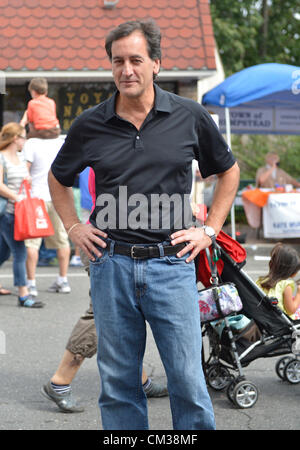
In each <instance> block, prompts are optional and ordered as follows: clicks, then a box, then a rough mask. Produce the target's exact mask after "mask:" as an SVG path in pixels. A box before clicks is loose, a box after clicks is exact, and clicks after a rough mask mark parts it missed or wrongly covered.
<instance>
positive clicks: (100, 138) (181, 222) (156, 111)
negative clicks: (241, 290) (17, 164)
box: [51, 85, 235, 243]
mask: <svg viewBox="0 0 300 450" xmlns="http://www.w3.org/2000/svg"><path fill="white" fill-rule="evenodd" d="M117 95H118V92H116V93H115V94H114V95H113V96H112V97H110V98H109V99H108V100H106V101H104V102H103V103H100V104H99V105H97V106H95V107H93V108H90V109H88V110H86V111H84V112H83V113H82V114H81V115H80V116H79V117H78V118H77V119H76V120H75V121H74V122H73V124H72V126H71V128H70V131H69V133H68V135H67V137H66V140H65V143H64V145H63V146H62V148H61V150H60V151H59V153H58V155H57V157H56V159H55V160H54V162H53V164H52V167H51V169H52V172H53V174H54V176H55V177H56V179H57V180H58V181H59V182H60V183H61V184H63V185H65V186H73V184H74V180H75V176H76V174H77V173H79V172H81V171H82V170H83V169H84V168H85V167H87V166H90V167H92V168H93V169H94V171H95V175H96V196H97V203H96V208H95V210H94V212H93V214H92V215H91V218H90V220H91V223H93V224H94V225H95V226H98V228H101V229H102V230H103V231H106V232H107V233H108V235H109V236H110V237H111V238H112V239H116V240H120V241H125V242H130V243H142V242H161V241H164V240H166V239H167V238H168V237H169V235H170V234H171V233H172V232H173V231H174V230H176V229H182V228H187V227H188V226H189V223H188V220H189V219H187V217H188V216H189V214H188V213H187V211H186V209H187V206H186V200H187V199H188V197H189V194H190V192H191V186H192V171H191V166H192V160H193V159H196V160H197V161H198V164H199V169H200V172H201V175H202V176H203V177H204V178H205V177H208V176H209V175H212V174H218V173H221V172H224V171H225V170H227V169H229V168H230V167H231V166H232V165H233V164H234V162H235V159H234V157H233V155H232V153H231V151H230V149H229V148H228V145H227V143H226V142H225V140H224V139H223V137H222V135H221V134H220V132H219V130H218V128H217V127H216V125H215V123H214V121H213V120H212V119H211V117H210V115H209V114H208V113H207V111H206V110H205V109H204V108H203V107H202V106H201V105H199V104H198V103H196V102H194V101H193V100H190V99H187V98H183V97H179V96H177V95H175V94H172V93H169V92H167V91H164V90H162V89H160V88H159V87H158V86H157V85H155V104H154V107H153V109H152V110H151V111H150V113H149V114H148V116H147V117H146V119H145V121H144V123H143V125H142V127H141V128H140V130H137V129H136V128H135V126H134V125H133V124H131V123H130V122H128V121H126V120H124V119H122V118H121V117H119V116H118V115H117V114H116V112H115V102H116V96H117ZM188 209H189V212H190V207H188Z"/></svg>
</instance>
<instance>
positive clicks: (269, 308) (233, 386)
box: [197, 232, 300, 408]
mask: <svg viewBox="0 0 300 450" xmlns="http://www.w3.org/2000/svg"><path fill="white" fill-rule="evenodd" d="M216 248H217V253H218V258H219V259H218V261H215V262H212V259H211V258H210V257H209V255H207V254H206V252H205V251H204V252H201V254H200V256H199V259H198V264H197V280H198V281H200V282H201V283H202V284H203V285H204V286H205V287H208V286H209V285H210V276H211V271H210V264H215V265H216V267H217V268H218V273H219V280H220V281H221V282H223V283H224V282H231V283H234V284H235V286H236V288H237V290H238V293H239V296H240V298H241V300H242V310H241V311H238V315H241V317H245V318H246V319H248V321H247V320H246V322H247V324H246V326H245V327H244V328H243V329H242V330H237V331H236V330H235V328H234V326H233V325H232V323H233V322H234V320H233V319H235V322H237V319H238V316H237V315H233V316H228V317H222V316H220V317H219V321H220V323H221V324H223V327H222V330H221V332H220V331H219V333H218V329H220V328H218V326H216V322H215V321H208V322H204V323H203V324H202V329H203V335H204V336H207V337H208V343H209V355H208V358H207V359H206V358H205V354H204V353H205V352H204V351H203V367H204V371H205V373H206V379H207V383H208V384H209V385H210V386H211V387H212V388H214V389H216V390H222V389H224V388H225V387H226V388H227V390H226V393H227V397H228V399H229V400H230V401H231V402H232V403H233V404H234V405H235V406H237V407H239V408H251V407H252V406H253V405H254V404H255V403H256V401H257V399H258V389H257V387H256V386H255V385H254V384H253V383H251V382H249V381H247V380H246V378H245V376H244V373H243V368H244V367H246V366H247V365H248V364H250V362H251V361H254V360H255V359H257V358H261V357H264V358H265V357H273V356H278V355H288V354H290V353H294V355H295V356H294V357H291V356H288V357H287V356H285V357H284V358H281V359H280V360H279V361H278V363H277V364H276V373H277V375H278V376H279V377H280V378H282V379H286V380H287V381H289V382H290V383H299V382H300V361H299V360H298V359H297V356H299V355H300V352H299V348H298V345H297V342H298V343H299V338H300V321H293V320H291V318H289V317H288V316H287V315H286V314H285V313H284V312H283V311H282V310H280V309H279V308H278V306H277V303H278V301H277V299H274V298H272V297H268V296H267V295H266V294H265V292H264V291H263V290H262V289H261V288H260V287H259V286H257V285H256V283H255V282H254V281H253V280H252V279H251V278H250V277H249V276H248V275H247V274H246V273H245V272H244V270H243V269H242V267H243V266H244V265H245V263H246V260H245V258H246V252H245V250H244V249H243V248H242V247H241V246H240V245H239V244H238V243H237V242H236V241H235V240H233V239H232V238H230V237H229V236H227V235H226V234H225V233H223V232H221V233H220V234H219V236H218V238H217V244H216ZM214 253H215V252H212V254H214ZM228 253H229V254H230V256H229V254H228ZM209 259H210V261H209ZM229 369H232V370H233V371H237V372H238V375H237V376H236V377H234V376H233V374H232V373H231V372H230V370H229Z"/></svg>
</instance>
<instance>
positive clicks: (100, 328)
mask: <svg viewBox="0 0 300 450" xmlns="http://www.w3.org/2000/svg"><path fill="white" fill-rule="evenodd" d="M101 251H102V249H101ZM186 257H187V256H185V257H183V258H177V257H176V256H170V257H165V256H162V257H161V258H153V259H143V260H134V259H131V258H130V257H128V256H122V255H119V254H114V252H113V248H111V249H110V250H109V252H108V251H107V250H105V251H104V252H103V256H102V257H101V258H98V259H96V261H95V262H91V263H90V276H91V294H92V300H93V309H94V316H95V324H96V330H97V335H98V357H97V362H98V366H99V371H100V377H101V385H102V389H101V394H100V398H99V406H100V410H101V416H102V424H103V428H104V429H118V430H138V429H148V417H147V400H146V396H145V394H144V391H143V388H142V384H141V378H142V363H143V356H144V351H145V344H146V326H145V320H147V321H148V322H149V324H150V327H151V330H152V333H153V336H154V339H155V342H156V345H157V348H158V350H159V353H160V357H161V360H162V362H163V364H164V368H165V371H166V375H167V379H168V390H169V395H170V404H171V411H172V418H173V427H174V429H177V430H202V429H205V430H206V429H214V428H215V421H214V414H213V409H212V404H211V400H210V397H209V395H208V392H207V388H206V383H205V379H204V375H203V370H202V362H201V345H202V342H201V338H202V336H201V326H200V314H199V307H198V303H197V287H196V279H195V267H194V264H193V263H189V264H187V263H186V262H185V259H186Z"/></svg>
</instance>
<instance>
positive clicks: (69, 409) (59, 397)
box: [41, 381, 84, 413]
mask: <svg viewBox="0 0 300 450" xmlns="http://www.w3.org/2000/svg"><path fill="white" fill-rule="evenodd" d="M41 393H42V394H43V396H44V397H46V398H47V399H48V400H52V401H53V402H54V403H56V405H57V406H58V407H59V409H60V410H61V411H63V412H65V413H80V412H83V411H84V408H83V407H82V406H77V404H76V401H75V399H74V397H73V395H72V391H71V390H70V391H69V392H67V393H65V394H57V393H56V392H55V391H54V389H53V388H52V386H51V382H50V381H48V383H47V384H45V385H44V386H43V387H42V389H41Z"/></svg>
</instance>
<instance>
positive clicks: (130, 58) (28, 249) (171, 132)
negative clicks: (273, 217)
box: [0, 21, 300, 430]
mask: <svg viewBox="0 0 300 450" xmlns="http://www.w3.org/2000/svg"><path fill="white" fill-rule="evenodd" d="M105 46H106V51H107V55H108V57H109V59H110V61H111V63H112V72H113V77H114V81H115V84H116V88H117V91H116V93H115V94H114V95H113V96H112V97H111V98H109V99H108V100H106V101H104V102H103V103H101V104H100V105H98V106H96V107H93V108H90V109H89V110H87V111H85V112H83V113H82V114H81V115H80V116H79V117H78V118H77V119H76V120H75V121H74V123H73V125H72V126H71V129H70V131H69V133H68V136H67V138H66V139H62V138H61V136H60V127H59V123H58V120H57V117H56V110H55V103H54V102H53V101H52V100H51V99H49V98H48V97H47V82H46V80H45V79H41V78H38V79H34V80H32V82H31V83H30V84H29V90H30V93H31V96H32V100H31V101H30V102H29V104H28V108H27V110H26V112H25V114H24V116H23V118H22V120H21V123H20V124H17V123H8V124H6V125H4V127H3V128H2V130H1V134H0V195H1V196H3V197H6V198H7V199H8V203H7V207H6V210H5V212H4V214H3V215H2V216H1V217H0V265H1V264H2V263H3V262H4V261H6V260H7V259H8V258H9V256H10V254H11V255H12V259H13V275H14V285H15V286H16V287H17V289H18V304H19V305H20V306H22V307H27V308H41V307H43V306H44V303H43V302H42V301H40V300H38V286H37V285H36V280H35V278H36V277H35V274H36V267H37V262H38V255H39V249H40V246H41V239H34V240H27V241H25V242H24V241H16V240H15V239H14V235H13V229H14V206H15V203H16V202H18V201H19V200H20V199H21V196H20V193H19V189H20V185H21V182H22V180H23V179H24V178H26V179H29V180H30V182H31V189H32V194H33V195H34V196H37V197H39V198H42V199H43V200H44V201H45V204H46V207H47V211H48V213H49V216H50V218H51V222H52V224H53V226H54V230H55V234H54V235H53V236H50V237H48V238H45V245H46V247H47V248H52V249H56V251H57V257H58V263H59V273H58V275H57V279H56V280H55V281H54V282H53V284H52V285H51V286H50V287H49V291H50V292H54V293H62V294H68V293H70V291H71V287H70V285H69V283H68V278H67V272H68V267H69V263H70V254H71V248H70V241H69V239H71V240H72V242H73V245H74V248H75V255H74V256H75V257H76V258H75V259H74V260H73V261H74V262H75V261H80V263H81V264H82V265H83V266H85V267H86V268H87V270H88V272H89V276H90V284H91V290H90V297H91V299H90V300H89V306H88V309H87V311H86V312H85V313H84V315H83V316H82V317H80V318H79V320H78V322H77V323H76V324H75V327H74V329H73V330H72V332H71V335H70V338H69V339H68V342H67V345H66V349H65V352H64V354H63V355H62V358H61V362H60V364H59V366H58V368H57V369H56V370H55V372H54V374H53V375H52V377H51V379H50V380H49V381H48V382H47V383H46V384H45V385H44V386H43V387H42V393H43V395H44V396H45V397H47V398H48V399H49V400H51V401H53V402H54V403H55V404H57V406H58V407H59V408H60V409H61V410H63V411H64V412H82V411H83V407H82V406H79V405H77V403H76V401H75V399H74V397H73V395H72V390H71V383H72V380H73V379H74V376H75V375H76V373H77V372H78V369H79V368H80V366H81V364H82V362H83V361H84V359H85V358H89V357H92V356H93V355H94V354H95V353H96V352H97V363H98V367H99V372H100V377H101V383H102V384H101V395H100V399H99V406H100V410H101V415H102V424H103V427H104V429H147V428H148V419H147V406H146V398H147V397H152V396H155V397H161V396H165V395H169V396H170V404H171V410H172V418H173V426H174V428H175V429H186V430H200V429H215V419H214V412H213V407H212V403H211V400H210V396H209V394H208V391H207V387H206V382H205V378H204V373H203V368H202V361H201V352H200V351H199V348H201V339H202V336H201V325H200V314H199V310H198V304H197V286H196V277H195V267H194V259H195V257H196V256H197V255H198V253H199V252H200V251H201V250H203V249H205V248H207V247H209V246H210V245H211V243H212V242H214V241H215V239H216V235H217V234H218V233H219V231H220V230H221V228H222V226H223V223H224V221H225V219H226V217H227V214H228V212H229V210H230V207H231V204H232V202H233V200H234V198H235V195H236V191H237V188H238V184H239V168H238V165H237V162H236V160H235V158H234V156H233V155H232V152H231V150H230V149H229V148H228V145H227V144H226V142H225V140H224V138H223V137H222V135H221V134H220V132H219V130H218V128H217V127H216V126H215V124H214V122H213V120H212V119H211V117H210V115H209V114H208V113H207V112H206V111H205V110H204V108H202V107H201V105H199V104H198V103H197V102H194V101H192V100H190V99H185V98H182V97H179V96H177V95H175V94H172V93H169V92H167V91H164V90H162V89H160V88H159V87H158V86H157V85H156V84H155V83H154V82H153V80H154V79H155V77H156V76H157V74H158V72H159V70H160V61H161V49H160V31H159V29H158V28H157V26H156V24H155V23H154V22H153V21H135V22H126V23H124V24H121V25H119V26H118V27H117V28H115V29H114V30H112V31H111V33H110V34H109V35H108V36H107V39H106V44H105ZM25 127H27V128H28V127H29V131H28V134H27V135H26V128H25ZM79 135H81V136H85V138H86V142H87V143H88V149H87V145H86V142H85V141H84V140H83V139H81V138H79ZM41 139H42V140H43V142H42V145H41ZM193 159H196V160H197V162H198V165H199V169H200V171H201V174H202V176H203V177H205V178H207V177H214V184H215V185H214V195H213V198H212V200H211V204H210V205H209V206H210V210H209V215H208V218H207V220H206V223H205V225H204V226H202V227H195V226H192V225H190V226H185V227H181V228H180V227H178V226H176V223H177V222H176V220H177V219H178V217H175V216H176V214H177V213H178V211H175V210H174V211H171V213H172V214H171V221H170V223H169V226H168V227H165V228H162V227H161V228H154V229H153V228H151V227H150V226H149V223H150V222H151V220H152V218H151V216H150V217H149V218H148V220H149V222H148V227H140V228H138V229H136V228H133V227H132V228H130V227H123V228H122V227H121V226H120V227H118V224H116V225H115V227H110V228H109V229H101V227H100V226H99V221H98V220H97V215H98V214H99V213H100V214H101V211H102V212H103V209H104V208H105V202H103V203H102V202H101V201H99V202H98V201H97V202H96V198H97V199H98V198H99V196H101V194H102V193H105V194H107V195H110V194H111V195H112V196H113V197H114V198H117V192H118V189H119V187H120V186H126V187H127V188H128V192H129V193H130V194H142V195H143V196H145V197H146V198H150V194H151V193H157V192H165V193H169V194H174V193H177V195H179V196H180V198H184V196H185V195H188V194H189V193H190V190H191V177H190V171H188V170H187V167H189V166H190V165H191V163H192V160H193ZM268 164H269V165H270V168H269V167H268V168H267V169H266V170H264V171H261V172H262V173H260V174H259V175H258V180H259V181H258V182H259V183H260V185H265V184H266V182H267V180H268V179H272V180H273V176H274V175H273V174H274V170H275V169H276V168H277V166H276V163H275V162H274V161H273V162H272V163H271V162H269V163H268ZM275 166H276V167H275ZM90 167H91V168H92V169H91V168H90ZM83 169H84V170H83ZM4 174H5V177H4ZM78 174H80V175H79V179H78ZM76 180H77V181H79V189H80V192H82V193H84V192H86V190H87V189H88V190H89V195H87V196H85V195H83V198H84V199H88V200H87V201H86V202H85V203H84V204H82V207H83V208H82V210H81V211H80V214H81V217H80V214H79V210H78V208H77V209H76V207H75V204H74V192H73V186H74V184H75V182H76ZM289 181H290V180H289ZM106 198H107V197H106ZM84 201H85V200H84ZM182 205H183V207H184V206H185V205H184V204H182ZM129 206H130V205H128V210H127V209H126V213H127V218H129V216H130V213H131V212H132V209H131V210H130V208H129ZM121 207H123V205H121V204H120V203H118V202H116V208H117V209H116V216H117V217H120V214H121V212H122V211H121ZM159 213H160V214H162V213H163V211H162V210H160V211H159ZM175 213H176V214H175ZM127 223H129V222H127ZM185 225H186V224H185ZM87 261H88V262H89V264H88V263H87ZM291 261H293V264H292V263H291ZM280 264H282V267H283V268H285V267H286V266H287V265H289V266H290V270H289V271H287V272H284V270H281V266H280ZM299 269H300V265H299V255H296V254H295V251H293V252H291V251H286V249H285V246H283V245H281V244H279V245H278V246H276V247H275V249H274V251H273V252H272V255H271V262H270V272H269V274H268V275H267V276H265V277H263V278H262V279H260V280H258V283H259V284H260V286H261V287H262V289H265V290H266V292H270V291H272V290H274V292H275V294H276V295H278V296H280V301H279V306H280V307H281V308H282V309H283V310H284V311H285V312H286V313H287V314H288V315H293V314H295V313H296V311H297V309H298V307H299V306H300V288H299V286H298V288H297V293H296V295H295V296H293V290H294V289H295V283H294V281H293V280H292V279H293V277H294V276H295V275H296V273H297V272H298V271H299ZM283 281H284V282H283ZM9 293H10V291H8V290H5V289H4V288H3V287H1V290H0V294H1V295H7V294H9ZM272 294H273V291H272ZM183 300H184V301H183ZM145 321H147V322H149V324H150V326H151V329H152V332H153V336H154V339H155V342H156V345H157V347H158V349H159V352H160V356H161V358H162V362H163V364H164V367H165V370H166V375H167V379H168V388H166V387H165V386H162V385H159V384H157V383H154V382H153V381H152V380H151V379H150V378H149V377H148V376H147V374H146V372H145V370H144V368H143V355H144V350H145V341H146V330H145Z"/></svg>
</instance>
